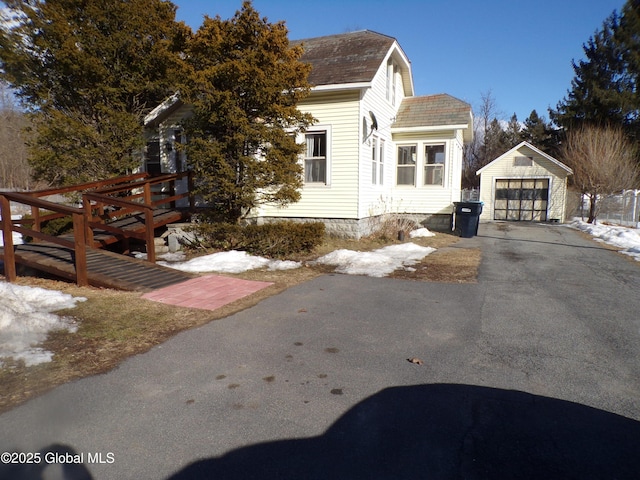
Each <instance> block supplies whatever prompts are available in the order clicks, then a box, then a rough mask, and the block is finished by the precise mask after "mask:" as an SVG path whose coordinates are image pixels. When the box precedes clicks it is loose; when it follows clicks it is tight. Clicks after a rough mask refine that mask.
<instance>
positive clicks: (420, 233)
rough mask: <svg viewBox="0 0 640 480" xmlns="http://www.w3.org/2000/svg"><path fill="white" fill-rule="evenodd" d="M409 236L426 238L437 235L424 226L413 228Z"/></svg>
mask: <svg viewBox="0 0 640 480" xmlns="http://www.w3.org/2000/svg"><path fill="white" fill-rule="evenodd" d="M409 236H410V237H411V238H424V237H435V236H436V234H435V233H433V232H432V231H431V230H429V229H428V228H425V227H423V228H418V229H417V230H412V231H411V232H409Z"/></svg>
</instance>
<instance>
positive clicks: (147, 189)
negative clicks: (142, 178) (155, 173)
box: [144, 182, 151, 206]
mask: <svg viewBox="0 0 640 480" xmlns="http://www.w3.org/2000/svg"><path fill="white" fill-rule="evenodd" d="M144 204H145V205H149V206H150V205H151V185H150V184H149V182H144Z"/></svg>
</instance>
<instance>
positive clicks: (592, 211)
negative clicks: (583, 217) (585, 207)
mask: <svg viewBox="0 0 640 480" xmlns="http://www.w3.org/2000/svg"><path fill="white" fill-rule="evenodd" d="M597 200H598V196H597V195H596V194H591V195H589V218H588V219H587V223H595V221H596V201H597Z"/></svg>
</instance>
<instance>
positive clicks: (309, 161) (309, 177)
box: [304, 131, 327, 184]
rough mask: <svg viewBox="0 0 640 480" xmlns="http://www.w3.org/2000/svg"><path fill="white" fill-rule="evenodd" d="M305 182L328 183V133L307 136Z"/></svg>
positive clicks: (315, 133) (314, 133)
mask: <svg viewBox="0 0 640 480" xmlns="http://www.w3.org/2000/svg"><path fill="white" fill-rule="evenodd" d="M305 142H306V147H305V155H304V181H305V183H323V184H326V183H327V132H324V131H323V132H312V133H307V134H306V135H305Z"/></svg>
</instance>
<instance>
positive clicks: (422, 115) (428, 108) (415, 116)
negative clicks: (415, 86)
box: [392, 93, 471, 129]
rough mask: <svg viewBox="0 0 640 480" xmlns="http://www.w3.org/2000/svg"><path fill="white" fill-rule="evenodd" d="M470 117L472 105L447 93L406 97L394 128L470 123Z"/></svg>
mask: <svg viewBox="0 0 640 480" xmlns="http://www.w3.org/2000/svg"><path fill="white" fill-rule="evenodd" d="M470 118H471V105H469V104H468V103H466V102H463V101H462V100H458V99H457V98H455V97H452V96H451V95H447V94H446V93H442V94H438V95H427V96H422V97H406V98H404V99H403V100H402V103H401V104H400V109H399V110H398V113H397V115H396V121H395V122H394V124H393V125H392V128H394V129H396V128H411V127H435V126H442V125H469V122H470ZM469 126H471V125H469Z"/></svg>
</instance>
